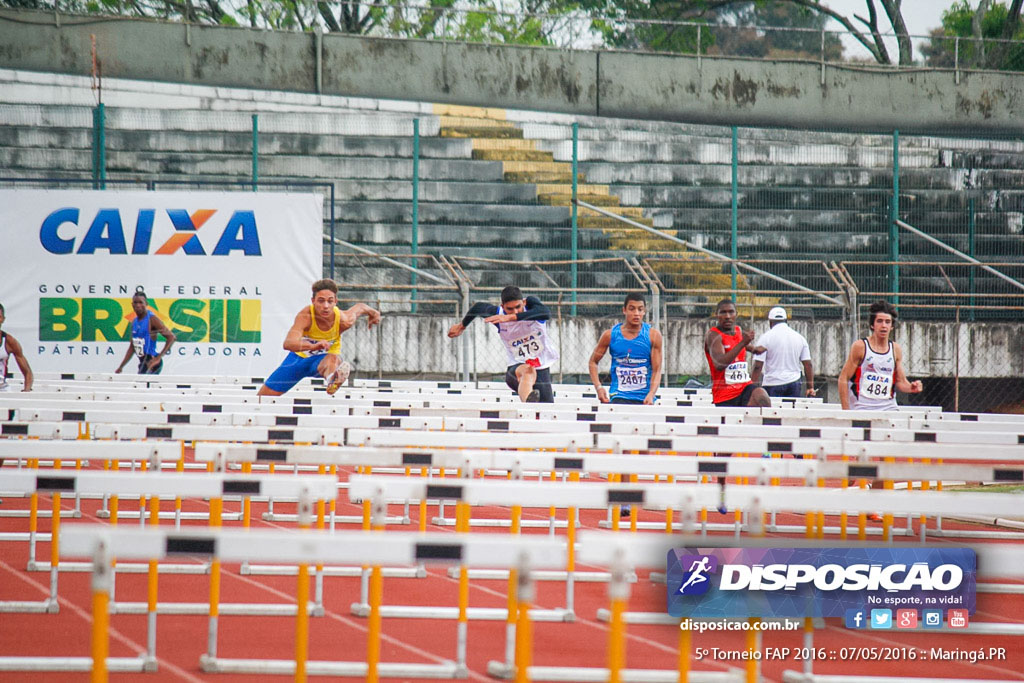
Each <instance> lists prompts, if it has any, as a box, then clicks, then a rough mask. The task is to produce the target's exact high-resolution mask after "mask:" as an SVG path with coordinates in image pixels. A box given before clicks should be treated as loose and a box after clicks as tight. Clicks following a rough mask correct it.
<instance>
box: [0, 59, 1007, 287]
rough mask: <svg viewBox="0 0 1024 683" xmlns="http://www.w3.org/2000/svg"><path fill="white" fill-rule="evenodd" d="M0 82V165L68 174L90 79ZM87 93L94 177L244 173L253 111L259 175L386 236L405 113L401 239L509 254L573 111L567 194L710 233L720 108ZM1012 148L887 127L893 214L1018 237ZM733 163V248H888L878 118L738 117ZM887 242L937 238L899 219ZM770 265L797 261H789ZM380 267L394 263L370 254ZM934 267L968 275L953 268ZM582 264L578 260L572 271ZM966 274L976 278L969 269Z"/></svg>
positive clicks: (695, 279) (952, 231)
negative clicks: (102, 114)
mask: <svg viewBox="0 0 1024 683" xmlns="http://www.w3.org/2000/svg"><path fill="white" fill-rule="evenodd" d="M0 83H2V84H3V86H4V87H2V88H0V92H3V95H0V166H2V167H3V168H4V169H5V173H4V175H5V176H11V177H23V178H25V177H36V178H42V177H53V178H87V177H88V176H89V174H90V170H91V165H92V156H91V132H90V128H91V126H92V112H91V108H92V106H93V105H94V104H95V93H94V91H92V90H91V89H90V82H89V79H87V78H80V77H69V76H57V75H50V74H33V73H28V72H14V71H3V72H0ZM103 93H104V100H105V105H106V111H107V126H106V140H107V177H108V178H109V179H111V180H132V181H137V182H138V183H139V184H140V185H145V184H146V183H153V182H155V183H159V181H189V182H196V183H201V182H204V181H206V182H210V181H216V182H224V181H233V182H239V183H244V182H246V181H247V180H248V179H249V177H250V172H251V164H252V159H251V151H252V134H251V128H252V120H251V114H252V113H256V114H258V115H259V129H260V142H259V173H260V178H261V180H263V181H264V182H274V183H277V182H286V181H295V182H320V183H331V184H333V186H334V190H335V206H334V211H335V216H336V218H337V220H338V233H337V236H338V237H339V238H342V239H345V240H348V241H350V242H354V243H356V244H360V245H363V246H366V247H369V248H372V249H374V250H377V251H381V252H386V253H408V252H409V248H410V244H409V242H410V238H411V220H412V206H411V195H412V184H411V182H410V178H411V174H412V154H413V145H412V121H413V118H419V119H420V134H421V144H420V156H421V161H420V164H419V172H420V178H421V185H420V188H419V202H420V204H419V245H420V253H424V254H446V255H454V256H475V257H484V258H497V259H509V260H513V261H519V262H523V261H542V260H562V259H565V258H567V257H568V250H569V244H570V242H569V240H570V208H569V202H570V197H571V164H570V162H571V159H572V144H571V135H572V132H571V125H572V123H574V122H575V123H578V124H579V138H580V143H579V161H580V164H579V180H580V186H579V196H580V198H581V199H582V200H584V201H586V202H588V203H591V204H595V205H598V206H601V207H602V208H603V209H605V210H608V211H611V212H612V213H616V214H620V215H623V216H625V217H628V218H630V219H631V220H635V221H639V222H641V223H643V224H645V225H648V226H652V227H656V228H659V229H662V230H666V231H669V232H670V233H672V234H674V235H677V236H679V237H682V238H685V239H688V240H691V241H693V242H695V243H697V244H701V245H703V246H705V247H707V248H711V249H713V250H716V251H718V252H720V253H728V252H729V239H730V231H729V223H730V211H731V207H730V204H731V195H730V189H729V188H730V181H731V178H730V174H731V131H730V129H729V128H727V127H723V126H701V125H685V124H675V123H658V122H641V121H622V120H609V119H602V118H596V117H569V116H565V115H557V114H542V113H537V112H527V111H511V110H509V111H505V110H491V109H479V108H469V107H453V106H448V105H431V104H424V103H411V102H385V101H378V100H365V99H358V98H344V97H327V96H323V97H322V96H315V95H300V94H289V93H262V92H256V91H245V90H239V89H228V88H204V87H198V86H182V85H168V84H153V83H137V82H128V81H112V82H106V83H104V90H103ZM1022 168H1024V144H1022V143H1020V142H1017V141H1011V140H1001V141H984V140H971V139H963V140H958V139H951V138H925V137H913V138H911V137H904V138H902V139H901V155H900V170H901V173H900V184H901V198H900V201H901V216H902V217H903V218H904V219H905V220H907V221H908V222H909V223H911V224H913V225H916V226H918V227H921V228H923V229H925V230H926V231H928V232H930V233H932V234H934V235H935V236H937V237H939V238H940V239H944V240H946V241H947V242H949V243H950V244H952V245H953V246H955V247H957V248H960V249H962V250H964V251H967V250H968V245H967V242H966V239H967V238H966V232H967V220H968V219H967V202H968V200H969V199H972V198H973V199H974V200H975V223H976V248H975V253H976V255H978V256H980V257H982V258H984V257H986V256H988V257H990V258H995V257H1000V258H1006V257H1009V258H1016V257H1015V256H1013V255H1019V254H1020V253H1021V250H1022V248H1024V246H1022V245H1024V243H1022V240H1024V237H1022V234H1021V230H1020V216H1021V215H1022V214H1021V211H1022V209H1024V170H1021V169H1022ZM738 182H739V226H740V242H739V254H740V256H741V258H769V259H771V258H786V259H801V258H810V259H820V258H821V254H822V253H823V252H825V253H827V254H828V258H829V260H840V259H856V260H864V259H868V260H870V259H875V260H881V259H885V258H887V257H888V245H887V239H888V221H889V194H890V192H891V186H892V139H891V137H889V136H886V135H852V134H843V133H825V132H808V131H785V130H765V129H744V130H743V131H742V136H741V140H740V147H739V167H738ZM158 186H159V185H158ZM165 187H166V188H171V187H174V186H172V185H166V186H165ZM193 187H195V186H193ZM325 215H326V214H325ZM579 227H580V242H579V247H580V249H579V256H580V258H596V257H601V256H608V255H618V256H625V257H629V256H632V255H634V254H637V253H641V252H648V251H672V252H676V253H683V254H685V253H687V252H685V251H681V248H680V247H678V246H676V245H673V244H671V243H669V242H666V241H664V240H660V239H659V238H657V237H654V236H651V235H649V234H646V233H643V232H641V231H639V230H637V229H635V228H628V227H627V226H626V225H625V224H623V223H620V222H618V221H616V220H615V219H614V218H610V217H607V216H602V215H597V214H595V213H593V212H592V211H589V210H586V209H583V210H581V212H580V218H579ZM901 252H902V253H903V254H905V255H907V256H912V257H921V258H930V257H934V256H935V255H936V253H937V252H935V250H934V248H933V247H931V246H929V245H926V244H924V243H923V242H921V241H920V240H914V239H911V238H904V240H903V245H902V248H901ZM464 267H467V268H468V269H469V270H470V272H471V275H472V277H474V279H476V280H477V284H479V285H483V286H493V285H498V284H504V282H503V280H504V278H505V277H506V273H505V270H504V269H503V268H501V267H496V266H494V265H487V264H475V265H471V266H466V265H465V264H464ZM551 270H553V271H555V272H556V278H558V277H562V276H563V274H562V273H559V272H557V271H558V268H553V269H551ZM566 270H567V268H566ZM769 270H776V271H778V272H780V273H781V274H783V275H785V276H790V277H796V278H801V277H808V274H807V272H806V271H802V270H801V269H800V268H799V267H789V268H786V267H783V266H778V267H775V268H770V269H769ZM473 271H475V272H473ZM674 275H675V276H677V280H674V281H673V284H676V285H678V286H681V287H690V288H717V289H722V288H728V287H729V277H728V275H727V274H726V273H723V271H722V268H721V266H718V265H714V264H706V263H702V262H699V261H698V262H695V263H687V264H685V265H684V266H683V267H682V268H681V269H678V272H675V273H674ZM601 276H602V280H601V282H600V283H599V285H600V286H603V287H620V286H621V287H628V286H630V285H631V284H632V283H627V282H626V279H627V277H628V276H625V275H624V274H616V273H609V272H603V273H601ZM381 277H382V282H388V281H389V278H390V279H391V280H394V279H396V278H397V279H398V280H399V281H401V282H402V283H403V284H404V283H406V281H407V279H408V276H407V275H395V274H392V273H389V272H386V271H385V272H384V274H383V275H381ZM521 277H522V278H523V279H524V280H525V281H526V282H524V283H523V284H531V283H532V284H535V285H542V284H548V283H547V281H545V280H544V278H543V277H542V275H541V274H539V273H532V274H529V273H526V272H523V273H521ZM593 277H594V278H596V277H597V275H596V274H595V275H593ZM821 277H822V278H824V275H821ZM861 277H862V278H863V281H861V282H860V283H859V284H860V285H861V289H862V290H869V291H870V290H873V291H884V290H885V289H886V287H884V286H881V285H880V283H881V280H879V282H874V281H873V280H872V278H876V279H877V278H881V277H884V272H883V271H882V270H881V269H879V272H878V273H877V274H867V273H866V274H863V275H862V276H861ZM902 277H903V289H904V290H905V291H913V290H915V289H918V290H921V291H932V290H934V289H935V288H936V287H937V286H939V285H937V284H936V282H937V280H936V277H937V275H936V274H935V273H915V272H913V271H910V270H908V271H907V272H905V273H903V274H902ZM950 277H951V279H952V281H953V283H954V284H955V285H956V286H957V288H958V289H959V290H960V291H966V290H967V283H966V282H965V278H966V272H965V271H964V272H950ZM403 278H404V279H403ZM588 278H591V274H590V273H588V272H586V269H584V272H583V273H582V274H581V286H586V284H585V283H586V282H587V281H588ZM534 280H535V282H534ZM976 280H977V286H978V287H979V288H980V287H983V286H984V285H983V281H984V277H983V275H982V274H981V273H978V274H977V277H976ZM808 284H810V285H811V286H816V285H819V286H827V283H826V282H825V281H824V280H822V282H820V283H819V282H817V281H813V282H811V281H809V282H808ZM940 284H941V283H940ZM745 285H746V282H745V281H743V282H741V287H743V286H745ZM876 285H879V286H876ZM961 285H963V286H961ZM765 303H769V302H765Z"/></svg>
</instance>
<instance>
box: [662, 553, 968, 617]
mask: <svg viewBox="0 0 1024 683" xmlns="http://www.w3.org/2000/svg"><path fill="white" fill-rule="evenodd" d="M976 576H977V559H976V556H975V553H974V551H973V550H970V549H967V548H894V547H881V548H675V549H673V550H670V551H668V563H667V585H668V612H669V614H671V615H672V616H675V617H695V618H714V617H844V616H845V615H846V614H847V610H860V611H862V612H865V613H868V612H871V611H873V610H874V611H876V612H877V611H881V610H896V609H908V610H910V609H912V610H927V609H941V610H946V611H950V610H966V611H967V613H969V614H973V613H974V605H975V588H976V586H975V581H976Z"/></svg>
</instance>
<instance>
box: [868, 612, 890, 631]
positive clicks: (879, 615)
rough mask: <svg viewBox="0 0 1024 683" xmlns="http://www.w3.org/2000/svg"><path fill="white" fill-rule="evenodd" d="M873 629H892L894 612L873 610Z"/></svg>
mask: <svg viewBox="0 0 1024 683" xmlns="http://www.w3.org/2000/svg"><path fill="white" fill-rule="evenodd" d="M871 628H892V610H891V609H873V610H871Z"/></svg>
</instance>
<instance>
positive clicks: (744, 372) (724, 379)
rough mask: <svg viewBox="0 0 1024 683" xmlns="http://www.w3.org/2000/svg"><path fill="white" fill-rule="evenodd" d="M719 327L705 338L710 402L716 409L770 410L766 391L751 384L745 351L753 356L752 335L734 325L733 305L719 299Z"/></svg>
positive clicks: (769, 401)
mask: <svg viewBox="0 0 1024 683" xmlns="http://www.w3.org/2000/svg"><path fill="white" fill-rule="evenodd" d="M716 316H717V318H718V324H717V325H716V326H715V327H712V328H711V329H710V330H708V333H707V334H706V335H705V336H704V357H705V358H706V359H707V361H708V367H709V368H710V370H711V400H712V401H713V402H714V404H715V405H716V406H762V407H765V408H767V407H770V406H771V404H772V400H771V399H770V398H769V397H768V394H767V393H765V390H764V389H762V388H761V387H759V386H757V385H755V384H754V383H753V382H751V381H750V370H749V369H748V367H747V351H748V350H749V351H750V352H751V353H753V352H754V347H753V346H752V345H751V342H752V341H753V340H754V333H753V332H752V331H749V332H744V331H743V330H742V329H740V326H739V325H737V324H736V305H735V304H734V303H733V302H732V300H730V299H722V300H721V301H719V302H718V306H717V307H716Z"/></svg>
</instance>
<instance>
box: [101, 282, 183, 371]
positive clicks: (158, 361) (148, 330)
mask: <svg viewBox="0 0 1024 683" xmlns="http://www.w3.org/2000/svg"><path fill="white" fill-rule="evenodd" d="M132 310H133V311H134V312H135V318H134V319H133V320H132V336H131V344H129V345H128V350H127V351H125V354H124V358H123V359H122V360H121V364H120V365H118V366H117V370H114V373H115V374H116V373H118V372H121V370H122V368H124V366H125V365H127V364H128V361H129V359H131V357H132V355H133V354H134V355H135V356H137V357H138V359H139V374H140V375H159V374H160V371H161V370H163V369H164V356H166V355H167V352H168V351H169V350H170V348H171V344H173V343H174V340H175V336H174V333H173V332H171V330H170V329H169V328H168V327H167V325H164V321H163V320H160V318H158V317H157V316H156V315H155V314H154V313H153V311H151V310H149V308H148V307H147V299H146V293H145V292H142V291H138V292H135V295H134V296H133V297H132ZM158 334H160V335H163V338H164V348H163V349H162V350H161V351H160V353H157V352H156V336H157V335H158Z"/></svg>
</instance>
